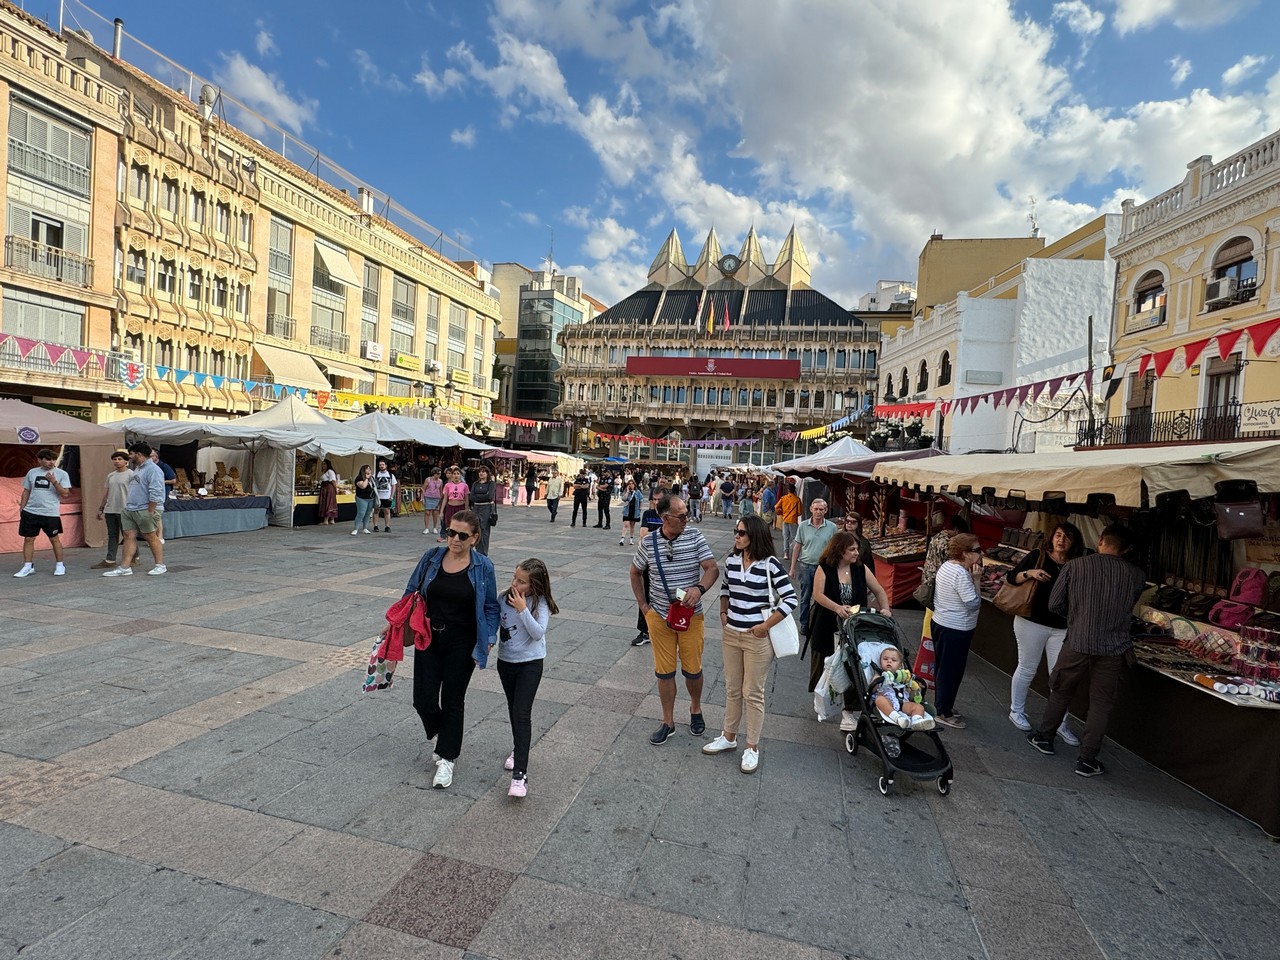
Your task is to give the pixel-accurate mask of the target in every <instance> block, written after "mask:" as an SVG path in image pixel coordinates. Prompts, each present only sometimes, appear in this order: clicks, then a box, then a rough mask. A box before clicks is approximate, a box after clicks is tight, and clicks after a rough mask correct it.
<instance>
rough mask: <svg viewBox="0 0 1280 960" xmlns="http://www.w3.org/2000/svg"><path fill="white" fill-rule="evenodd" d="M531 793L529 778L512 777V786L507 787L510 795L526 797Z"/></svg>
mask: <svg viewBox="0 0 1280 960" xmlns="http://www.w3.org/2000/svg"><path fill="white" fill-rule="evenodd" d="M528 795H529V778H528V777H512V778H511V786H510V787H508V788H507V796H508V797H525V796H528Z"/></svg>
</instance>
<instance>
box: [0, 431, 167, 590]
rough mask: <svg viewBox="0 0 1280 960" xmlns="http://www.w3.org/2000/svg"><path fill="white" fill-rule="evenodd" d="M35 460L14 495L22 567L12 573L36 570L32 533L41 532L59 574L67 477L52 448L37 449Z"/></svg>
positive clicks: (20, 574) (62, 569)
mask: <svg viewBox="0 0 1280 960" xmlns="http://www.w3.org/2000/svg"><path fill="white" fill-rule="evenodd" d="M36 460H37V461H39V463H38V465H37V466H34V467H32V468H31V469H30V470H28V471H27V474H26V476H24V477H23V478H22V493H21V494H20V495H19V496H18V536H20V537H21V538H22V567H21V569H19V570H18V572H17V573H15V574H14V576H15V577H29V576H31V574H33V573H35V572H36V566H35V556H36V537H38V536H39V535H40V534H42V533H43V534H44V535H45V537H46V538H48V540H49V546H51V547H52V548H53V575H54V576H55V577H61V576H63V575H64V574H65V573H66V572H67V568H66V567H65V566H64V565H63V560H62V501H63V500H65V499H66V497H67V494H69V493H70V492H71V477H70V475H69V474H68V473H67V471H65V470H63V469H62V468H61V467H59V466H56V465H55V464H56V463H57V457H56V456H55V455H54V452H53V451H52V450H47V449H46V450H41V451H40V452H39V453H37V454H36ZM28 462H30V461H28ZM157 472H158V471H157ZM11 516H12V514H11Z"/></svg>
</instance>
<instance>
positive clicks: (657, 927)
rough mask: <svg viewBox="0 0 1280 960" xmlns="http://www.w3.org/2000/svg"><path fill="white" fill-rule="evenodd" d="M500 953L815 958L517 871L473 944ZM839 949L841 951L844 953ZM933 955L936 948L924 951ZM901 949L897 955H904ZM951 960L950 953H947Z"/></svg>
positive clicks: (566, 959)
mask: <svg viewBox="0 0 1280 960" xmlns="http://www.w3.org/2000/svg"><path fill="white" fill-rule="evenodd" d="M471 949H472V951H473V952H475V953H477V954H479V955H482V956H486V957H494V958H501V960H597V958H600V957H608V958H610V960H614V958H616V960H645V958H654V957H676V956H679V957H689V958H697V960H820V958H822V957H823V954H822V952H821V951H820V950H818V949H817V948H815V947H810V946H805V945H803V944H801V943H797V942H795V941H794V940H785V939H778V938H776V937H771V936H765V935H762V934H759V933H753V932H751V931H749V930H743V929H740V928H737V927H732V926H726V925H723V924H719V923H712V922H708V921H706V920H700V919H697V918H695V917H686V916H680V915H678V914H671V913H664V912H662V911H660V910H655V909H653V908H652V907H646V906H642V905H641V904H638V903H634V902H629V901H626V900H616V899H613V898H611V897H607V896H601V895H599V894H596V893H592V892H588V891H585V890H575V889H570V888H566V887H562V886H557V885H556V884H552V883H546V882H544V881H541V880H536V879H532V878H530V877H521V878H519V879H518V880H516V882H515V884H514V885H512V887H511V891H510V892H509V893H508V894H507V897H506V899H504V900H503V901H502V903H501V904H500V905H499V907H498V909H497V910H496V911H495V912H494V913H493V915H492V917H490V918H489V921H488V923H486V924H485V925H484V928H483V929H482V930H481V932H480V935H479V936H478V937H476V938H475V940H474V941H473V942H472V944H471ZM842 955H843V954H842ZM922 955H923V956H938V954H937V953H931V954H922ZM902 956H906V954H898V955H896V960H901V957H902ZM948 960H950V958H948Z"/></svg>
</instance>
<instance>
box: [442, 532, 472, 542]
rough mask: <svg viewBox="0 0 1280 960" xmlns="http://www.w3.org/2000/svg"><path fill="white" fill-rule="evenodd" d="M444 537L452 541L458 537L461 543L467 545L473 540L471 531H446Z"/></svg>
mask: <svg viewBox="0 0 1280 960" xmlns="http://www.w3.org/2000/svg"><path fill="white" fill-rule="evenodd" d="M444 535H445V536H446V537H449V538H450V539H452V538H453V537H457V538H458V542H459V543H466V542H467V541H468V540H470V539H471V533H470V531H467V530H452V529H446V530H445V532H444Z"/></svg>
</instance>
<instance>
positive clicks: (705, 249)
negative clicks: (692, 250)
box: [693, 227, 720, 271]
mask: <svg viewBox="0 0 1280 960" xmlns="http://www.w3.org/2000/svg"><path fill="white" fill-rule="evenodd" d="M719 259H720V238H719V237H717V236H716V228H715V227H712V228H711V232H710V233H708V234H707V242H706V243H704V244H703V245H702V251H701V252H700V253H699V254H698V262H697V263H696V264H694V266H693V268H694V270H695V271H696V270H699V269H701V268H703V267H706V266H710V265H711V264H714V263H715V262H716V261H717V260H719Z"/></svg>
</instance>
